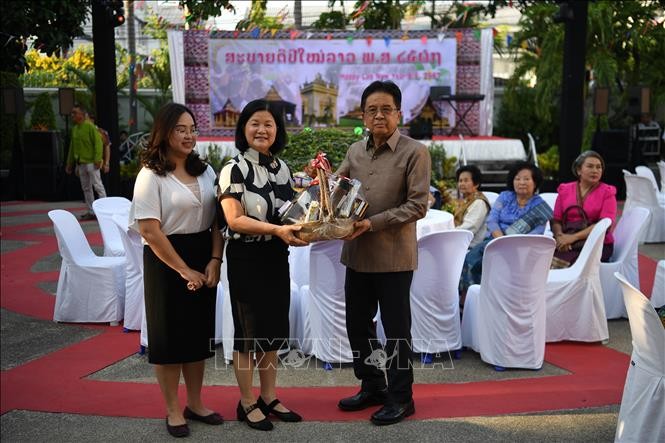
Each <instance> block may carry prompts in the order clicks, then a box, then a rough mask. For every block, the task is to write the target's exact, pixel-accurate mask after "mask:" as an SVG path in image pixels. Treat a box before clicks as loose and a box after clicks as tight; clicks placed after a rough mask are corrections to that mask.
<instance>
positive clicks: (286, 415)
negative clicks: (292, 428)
mask: <svg viewBox="0 0 665 443" xmlns="http://www.w3.org/2000/svg"><path fill="white" fill-rule="evenodd" d="M256 404H257V405H258V406H259V408H261V412H263V415H265V416H266V417H267V416H268V415H270V414H272V415H274V416H275V417H277V418H279V419H280V420H282V421H286V422H292V423H295V422H299V421H302V417H301V416H300V415H298V414H296V413H295V412H293V411H288V412H279V411H277V410H275V406H277V405H278V404H280V401H279V400H278V399H274V400H273V401H271V402H270V404H269V405H267V404H266V402H265V401H263V398H261V397H259V400H258V401H257V402H256Z"/></svg>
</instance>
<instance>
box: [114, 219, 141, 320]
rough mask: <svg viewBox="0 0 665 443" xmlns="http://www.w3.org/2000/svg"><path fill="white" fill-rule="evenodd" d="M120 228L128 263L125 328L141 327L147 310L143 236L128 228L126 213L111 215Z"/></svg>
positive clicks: (126, 269)
mask: <svg viewBox="0 0 665 443" xmlns="http://www.w3.org/2000/svg"><path fill="white" fill-rule="evenodd" d="M111 221H112V222H113V223H115V225H116V228H117V229H118V234H119V237H120V240H122V245H123V248H124V250H125V259H126V261H127V265H126V268H125V319H124V321H123V326H124V327H125V329H130V330H133V331H138V330H140V329H141V321H142V320H141V318H142V316H143V311H144V310H145V307H144V302H143V245H142V244H141V236H140V235H139V234H138V233H137V232H136V231H134V230H133V229H128V226H127V224H128V221H129V220H128V219H127V217H126V215H120V214H115V215H113V216H112V217H111Z"/></svg>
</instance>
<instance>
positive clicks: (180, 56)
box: [167, 29, 185, 105]
mask: <svg viewBox="0 0 665 443" xmlns="http://www.w3.org/2000/svg"><path fill="white" fill-rule="evenodd" d="M167 36H168V42H169V61H170V64H171V89H172V90H173V102H174V103H182V104H183V105H184V104H185V55H184V48H183V37H182V31H176V30H172V29H171V30H169V31H167Z"/></svg>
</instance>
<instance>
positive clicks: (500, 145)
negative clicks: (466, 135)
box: [433, 139, 526, 162]
mask: <svg viewBox="0 0 665 443" xmlns="http://www.w3.org/2000/svg"><path fill="white" fill-rule="evenodd" d="M433 143H437V144H438V143H442V144H443V149H445V150H446V156H447V157H452V156H455V157H457V158H458V159H459V158H460V157H461V155H462V146H464V155H465V157H466V161H467V162H474V161H488V160H503V161H505V160H526V151H525V150H524V145H523V144H522V141H521V140H519V139H501V140H482V139H480V140H474V139H471V140H464V141H461V140H443V141H434V142H433Z"/></svg>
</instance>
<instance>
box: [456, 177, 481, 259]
mask: <svg viewBox="0 0 665 443" xmlns="http://www.w3.org/2000/svg"><path fill="white" fill-rule="evenodd" d="M455 176H456V178H457V189H458V191H459V193H460V196H461V199H460V201H459V202H458V203H457V207H456V208H455V229H467V230H469V231H471V232H472V233H473V240H471V244H470V245H469V248H473V247H474V246H476V245H477V244H479V243H480V242H482V241H483V239H484V238H485V236H486V235H487V226H486V225H485V218H487V213H488V212H489V210H490V203H489V202H488V201H487V198H486V197H485V196H484V195H483V193H482V192H480V191H479V190H478V188H479V187H480V184H481V182H482V178H483V175H482V173H481V172H480V169H478V167H477V166H473V165H466V166H462V167H461V168H459V169H458V170H457V173H456V174H455Z"/></svg>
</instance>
